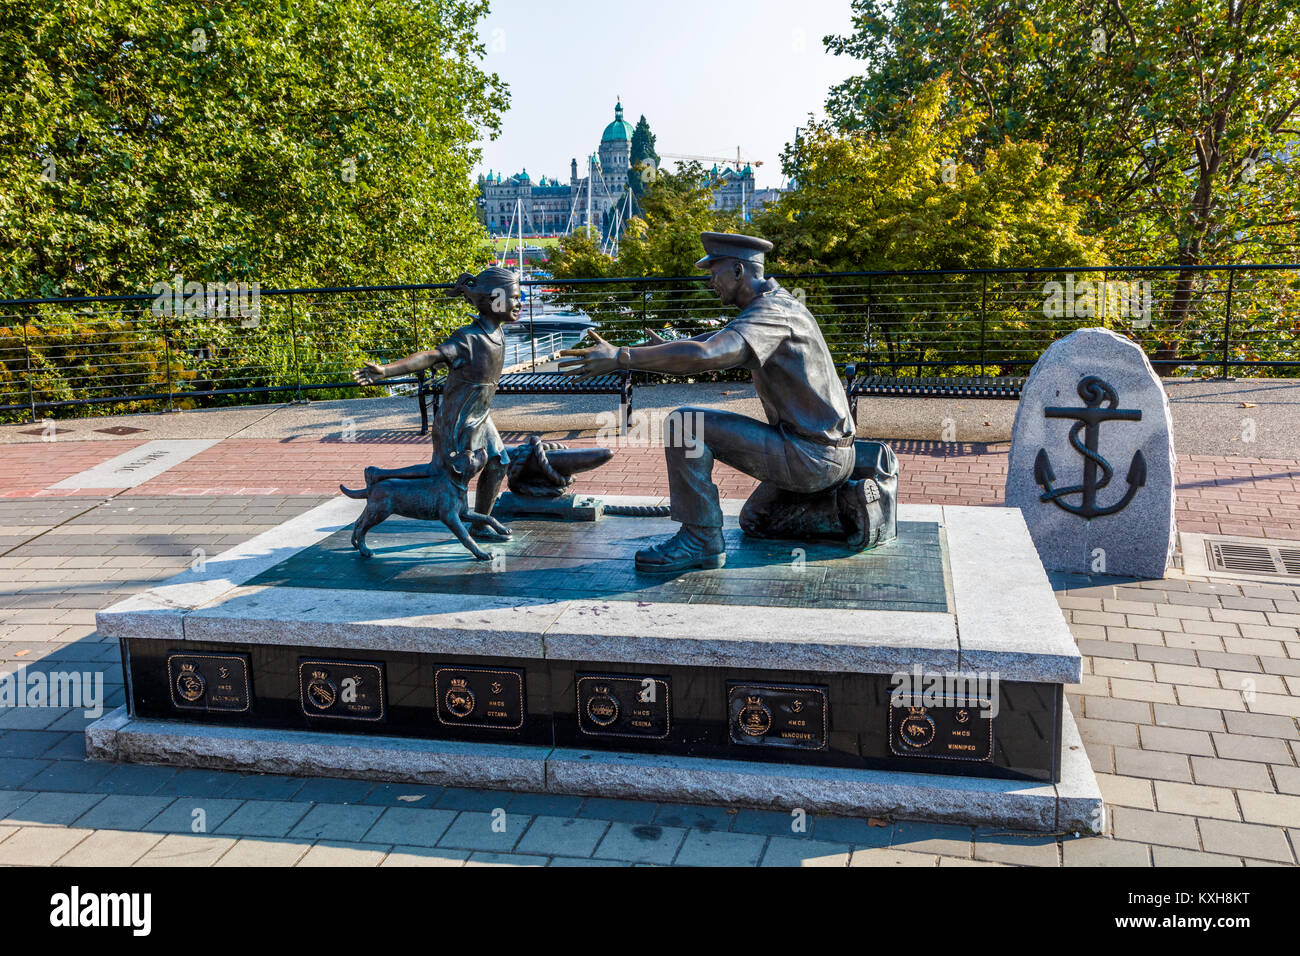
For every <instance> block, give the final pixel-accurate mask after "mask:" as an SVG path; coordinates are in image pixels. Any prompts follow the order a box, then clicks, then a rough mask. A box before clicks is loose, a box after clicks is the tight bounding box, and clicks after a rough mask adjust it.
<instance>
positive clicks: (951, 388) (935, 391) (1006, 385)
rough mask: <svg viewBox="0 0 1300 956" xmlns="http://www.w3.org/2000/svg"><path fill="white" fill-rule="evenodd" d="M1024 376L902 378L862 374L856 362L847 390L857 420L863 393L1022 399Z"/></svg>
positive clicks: (850, 368)
mask: <svg viewBox="0 0 1300 956" xmlns="http://www.w3.org/2000/svg"><path fill="white" fill-rule="evenodd" d="M1024 384H1025V380H1024V379H1023V378H943V377H940V376H934V377H929V376H927V377H925V378H899V377H896V376H893V375H866V374H864V375H859V374H858V369H857V366H856V365H846V366H845V367H844V391H845V393H846V394H847V395H848V398H849V408H850V409H851V410H852V412H853V416H854V418H855V419H856V418H857V415H858V399H859V398H861V397H862V396H863V395H867V396H876V397H890V398H1006V399H1011V400H1013V401H1019V399H1020V389H1021V388H1022V387H1023V386H1024Z"/></svg>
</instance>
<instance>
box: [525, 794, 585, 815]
mask: <svg viewBox="0 0 1300 956" xmlns="http://www.w3.org/2000/svg"><path fill="white" fill-rule="evenodd" d="M582 800H583V798H582V797H571V796H567V795H565V794H562V793H516V794H515V795H514V796H513V797H511V798H510V803H509V804H507V806H506V810H507V811H508V812H510V813H527V814H530V815H531V816H541V817H574V816H577V815H578V811H579V810H580V809H582Z"/></svg>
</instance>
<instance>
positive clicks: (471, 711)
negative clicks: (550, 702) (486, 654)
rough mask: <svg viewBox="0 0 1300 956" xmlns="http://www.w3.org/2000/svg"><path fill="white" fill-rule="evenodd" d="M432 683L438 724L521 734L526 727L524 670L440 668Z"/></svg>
mask: <svg viewBox="0 0 1300 956" xmlns="http://www.w3.org/2000/svg"><path fill="white" fill-rule="evenodd" d="M433 681H434V693H435V696H436V697H437V700H438V720H439V721H440V722H441V723H443V724H446V725H447V726H449V727H482V728H484V729H487V730H519V729H520V728H521V727H523V725H524V672H523V671H522V670H518V669H515V668H487V667H440V668H438V670H437V671H436V672H435V674H434V679H433Z"/></svg>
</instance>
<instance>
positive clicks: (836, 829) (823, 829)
mask: <svg viewBox="0 0 1300 956" xmlns="http://www.w3.org/2000/svg"><path fill="white" fill-rule="evenodd" d="M811 822H812V824H813V825H812V827H811V828H810V829H811V830H812V834H813V837H814V838H815V839H818V840H822V841H825V842H830V843H849V844H852V845H853V846H856V847H868V848H871V847H887V846H890V845H891V844H892V843H893V840H894V829H895V826H896V824H893V823H888V824H886V825H885V826H873V825H872V823H871V821H870V819H869V818H868V819H865V820H864V819H852V818H849V817H821V816H819V817H814V818H812V821H811ZM790 835H791V836H798V834H793V833H792V834H790Z"/></svg>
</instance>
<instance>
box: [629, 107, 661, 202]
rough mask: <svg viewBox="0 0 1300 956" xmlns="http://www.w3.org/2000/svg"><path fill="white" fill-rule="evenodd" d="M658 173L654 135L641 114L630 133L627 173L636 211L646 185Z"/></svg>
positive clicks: (657, 156)
mask: <svg viewBox="0 0 1300 956" xmlns="http://www.w3.org/2000/svg"><path fill="white" fill-rule="evenodd" d="M658 172H659V154H658V153H656V152H655V135H654V133H652V132H650V124H649V123H647V122H646V118H645V114H644V113H642V114H641V118H640V119H639V120H637V124H636V129H634V130H633V131H632V155H631V165H630V167H629V169H628V171H627V185H628V188H630V189H631V190H632V195H633V196H634V197H635V201H636V203H637V208H638V209H639V208H640V200H641V197H642V196H643V195H645V190H646V185H647V184H648V183H649V182H650V181H651V180H652V179H654V177H655V176H656V175H657V174H658Z"/></svg>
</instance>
